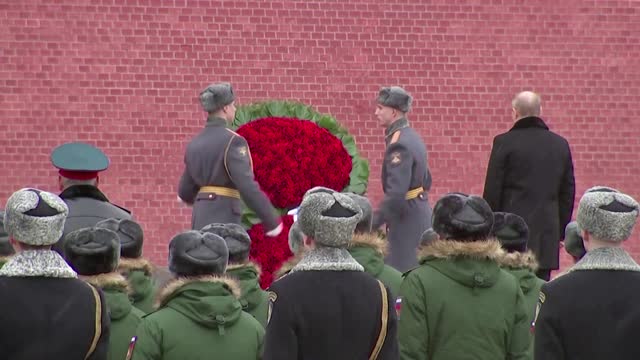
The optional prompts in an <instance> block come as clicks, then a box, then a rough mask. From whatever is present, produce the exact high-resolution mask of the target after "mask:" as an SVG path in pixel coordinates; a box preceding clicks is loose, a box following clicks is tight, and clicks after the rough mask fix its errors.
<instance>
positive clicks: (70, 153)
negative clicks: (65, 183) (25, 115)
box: [51, 142, 109, 180]
mask: <svg viewBox="0 0 640 360" xmlns="http://www.w3.org/2000/svg"><path fill="white" fill-rule="evenodd" d="M51 163H52V164H53V166H55V167H56V168H58V172H59V174H60V176H63V177H65V178H67V179H73V180H90V179H95V178H97V177H98V173H100V172H101V171H104V170H106V169H107V168H108V167H109V158H107V156H106V155H105V154H104V153H103V152H102V151H101V150H100V149H98V148H97V147H95V146H93V145H91V144H87V143H82V142H71V143H66V144H62V145H60V146H58V147H57V148H55V149H53V152H52V153H51Z"/></svg>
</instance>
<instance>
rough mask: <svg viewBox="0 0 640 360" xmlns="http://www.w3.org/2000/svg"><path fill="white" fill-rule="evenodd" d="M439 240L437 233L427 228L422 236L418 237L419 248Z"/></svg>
mask: <svg viewBox="0 0 640 360" xmlns="http://www.w3.org/2000/svg"><path fill="white" fill-rule="evenodd" d="M439 238H440V237H439V236H438V233H437V232H435V231H434V230H433V228H428V229H427V230H425V231H424V232H423V233H422V236H421V237H420V246H426V245H429V244H431V243H432V242H434V241H436V240H438V239H439Z"/></svg>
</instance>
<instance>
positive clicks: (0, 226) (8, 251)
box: [0, 210, 15, 257]
mask: <svg viewBox="0 0 640 360" xmlns="http://www.w3.org/2000/svg"><path fill="white" fill-rule="evenodd" d="M13 254H15V250H13V246H11V243H9V234H7V232H6V231H5V230H4V211H1V210H0V257H2V256H11V255H13Z"/></svg>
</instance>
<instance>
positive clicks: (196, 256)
mask: <svg viewBox="0 0 640 360" xmlns="http://www.w3.org/2000/svg"><path fill="white" fill-rule="evenodd" d="M228 263H229V250H228V249H227V244H226V243H225V242H224V239H223V238H221V237H220V236H218V235H215V234H212V233H203V232H200V231H195V230H191V231H186V232H183V233H180V234H178V235H176V236H174V237H173V239H171V242H170V243H169V271H171V272H172V273H173V274H176V275H178V276H200V275H221V274H224V272H225V270H226V269H227V264H228Z"/></svg>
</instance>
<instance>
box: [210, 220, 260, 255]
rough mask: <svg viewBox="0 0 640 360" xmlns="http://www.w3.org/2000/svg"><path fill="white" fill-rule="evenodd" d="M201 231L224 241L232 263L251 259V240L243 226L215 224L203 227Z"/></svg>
mask: <svg viewBox="0 0 640 360" xmlns="http://www.w3.org/2000/svg"><path fill="white" fill-rule="evenodd" d="M200 231H202V232H203V233H212V234H215V235H218V236H220V237H221V238H223V239H224V241H225V242H226V243H227V248H228V249H229V262H230V263H241V262H245V261H247V260H248V259H249V250H251V238H250V237H249V234H247V231H246V230H245V229H244V228H243V227H242V226H240V225H238V224H220V223H214V224H209V225H207V226H205V227H203V228H202V230H200Z"/></svg>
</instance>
